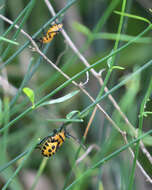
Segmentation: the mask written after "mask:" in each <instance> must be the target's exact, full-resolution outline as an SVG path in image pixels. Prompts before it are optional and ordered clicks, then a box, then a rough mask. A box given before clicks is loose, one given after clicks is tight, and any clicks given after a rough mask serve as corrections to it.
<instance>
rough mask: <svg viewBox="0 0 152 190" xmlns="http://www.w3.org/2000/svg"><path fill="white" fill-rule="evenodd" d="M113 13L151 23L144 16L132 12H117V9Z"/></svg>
mask: <svg viewBox="0 0 152 190" xmlns="http://www.w3.org/2000/svg"><path fill="white" fill-rule="evenodd" d="M114 13H116V14H118V15H122V16H127V17H129V18H133V19H136V20H141V21H144V22H146V23H148V24H151V22H150V21H149V20H148V19H146V18H144V17H141V16H137V15H133V14H129V13H122V12H119V11H114Z"/></svg>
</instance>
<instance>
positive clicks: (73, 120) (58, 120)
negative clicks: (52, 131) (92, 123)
mask: <svg viewBox="0 0 152 190" xmlns="http://www.w3.org/2000/svg"><path fill="white" fill-rule="evenodd" d="M47 121H49V122H83V119H64V118H63V119H47Z"/></svg>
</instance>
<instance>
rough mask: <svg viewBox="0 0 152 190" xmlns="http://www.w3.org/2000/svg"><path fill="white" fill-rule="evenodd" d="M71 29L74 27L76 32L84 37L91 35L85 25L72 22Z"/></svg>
mask: <svg viewBox="0 0 152 190" xmlns="http://www.w3.org/2000/svg"><path fill="white" fill-rule="evenodd" d="M73 27H74V28H75V29H76V30H77V31H79V32H81V33H82V34H84V35H86V36H90V35H92V32H91V30H90V29H89V28H87V27H86V26H85V25H82V24H80V23H78V22H74V23H73Z"/></svg>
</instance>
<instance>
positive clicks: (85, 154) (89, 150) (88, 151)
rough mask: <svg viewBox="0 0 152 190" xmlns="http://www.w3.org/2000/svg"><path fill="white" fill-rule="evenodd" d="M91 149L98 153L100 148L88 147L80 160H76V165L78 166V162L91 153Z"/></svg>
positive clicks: (93, 145)
mask: <svg viewBox="0 0 152 190" xmlns="http://www.w3.org/2000/svg"><path fill="white" fill-rule="evenodd" d="M93 149H95V150H97V151H99V150H100V147H99V146H97V145H96V144H92V145H90V146H89V147H88V149H87V150H86V151H85V153H84V154H83V155H82V156H81V157H80V158H78V159H77V161H76V164H79V163H80V162H82V161H83V160H84V159H85V158H86V157H87V156H88V154H90V152H91V151H92V150H93Z"/></svg>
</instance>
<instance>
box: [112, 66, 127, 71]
mask: <svg viewBox="0 0 152 190" xmlns="http://www.w3.org/2000/svg"><path fill="white" fill-rule="evenodd" d="M113 69H120V70H124V69H125V68H124V67H120V66H113V67H112V70H113Z"/></svg>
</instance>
